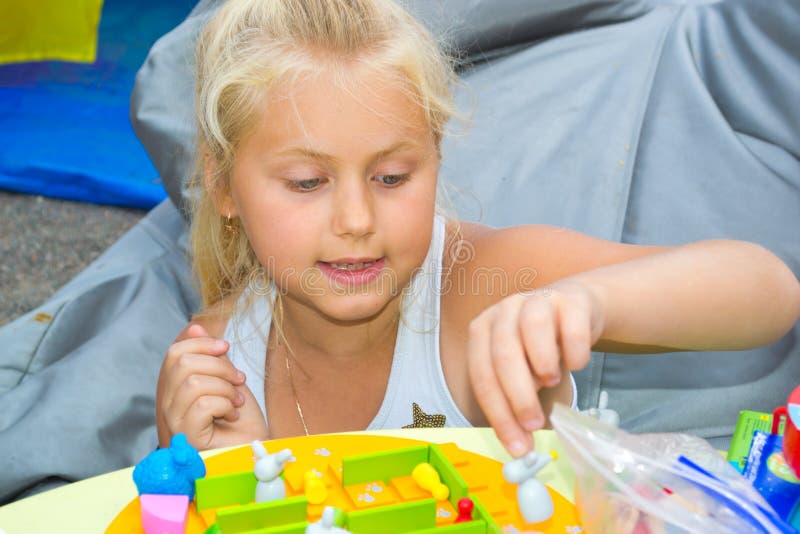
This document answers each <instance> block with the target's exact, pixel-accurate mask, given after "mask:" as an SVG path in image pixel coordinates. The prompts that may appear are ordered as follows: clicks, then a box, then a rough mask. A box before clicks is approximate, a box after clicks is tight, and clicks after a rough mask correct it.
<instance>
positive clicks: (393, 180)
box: [375, 174, 408, 187]
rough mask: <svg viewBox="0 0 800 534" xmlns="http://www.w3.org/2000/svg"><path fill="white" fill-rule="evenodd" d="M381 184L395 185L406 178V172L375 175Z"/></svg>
mask: <svg viewBox="0 0 800 534" xmlns="http://www.w3.org/2000/svg"><path fill="white" fill-rule="evenodd" d="M375 178H376V179H377V180H378V181H379V182H381V183H382V184H383V185H388V186H390V187H391V186H396V185H400V184H401V183H402V182H405V181H406V180H408V175H407V174H381V175H379V176H376V177H375Z"/></svg>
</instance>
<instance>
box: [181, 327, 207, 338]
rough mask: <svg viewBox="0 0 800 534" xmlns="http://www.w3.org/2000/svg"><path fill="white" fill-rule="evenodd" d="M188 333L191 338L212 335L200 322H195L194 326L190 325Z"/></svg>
mask: <svg viewBox="0 0 800 534" xmlns="http://www.w3.org/2000/svg"><path fill="white" fill-rule="evenodd" d="M186 335H187V336H188V337H190V338H195V337H210V336H209V334H208V332H206V329H205V328H203V327H202V326H200V325H199V324H193V325H192V326H190V327H189V329H188V330H187V331H186Z"/></svg>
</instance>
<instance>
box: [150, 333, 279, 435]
mask: <svg viewBox="0 0 800 534" xmlns="http://www.w3.org/2000/svg"><path fill="white" fill-rule="evenodd" d="M227 351H228V343H227V342H225V341H224V340H222V339H216V338H213V337H211V336H210V335H209V334H208V332H206V330H205V329H204V328H203V327H202V326H200V325H198V324H194V325H191V326H190V327H189V328H188V329H187V330H186V332H185V337H184V339H181V340H180V341H177V342H175V343H173V344H172V345H171V346H170V348H169V350H168V351H167V356H166V357H165V358H164V363H163V364H162V365H161V374H160V375H159V379H158V391H157V394H156V419H157V423H158V438H159V444H160V445H161V446H162V447H165V446H168V445H169V440H170V438H171V437H172V436H173V435H174V434H177V433H180V432H182V433H184V434H186V438H187V440H188V441H189V443H191V444H192V445H194V446H195V447H197V448H199V449H200V450H205V449H212V448H217V447H223V446H227V445H238V444H242V443H247V442H249V441H252V440H253V439H267V427H266V423H265V421H264V417H263V415H262V414H261V410H260V409H259V407H258V404H257V402H256V400H255V397H253V394H252V393H251V392H250V390H249V388H248V387H247V386H246V385H245V376H244V374H243V373H242V372H241V371H239V370H238V369H236V368H235V367H234V366H233V364H232V363H231V361H230V360H229V359H228V358H227V356H225V354H226V353H227Z"/></svg>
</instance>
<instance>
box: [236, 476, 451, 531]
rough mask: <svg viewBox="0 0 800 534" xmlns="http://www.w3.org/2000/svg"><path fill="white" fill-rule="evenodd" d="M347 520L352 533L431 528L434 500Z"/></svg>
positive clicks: (351, 516)
mask: <svg viewBox="0 0 800 534" xmlns="http://www.w3.org/2000/svg"><path fill="white" fill-rule="evenodd" d="M373 480H374V479H373ZM347 520H348V521H347V530H349V531H350V532H352V533H353V534H402V533H411V532H415V531H417V530H426V529H432V528H435V527H436V501H435V500H433V499H424V500H421V501H411V502H406V503H401V504H393V505H391V506H380V507H378V508H370V509H367V510H359V511H357V512H350V513H349V514H348V515H347ZM224 534H228V533H227V532H225V533H224Z"/></svg>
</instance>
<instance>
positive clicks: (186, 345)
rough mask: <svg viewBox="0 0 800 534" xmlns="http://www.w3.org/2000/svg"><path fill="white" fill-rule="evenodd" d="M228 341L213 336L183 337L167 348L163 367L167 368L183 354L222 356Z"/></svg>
mask: <svg viewBox="0 0 800 534" xmlns="http://www.w3.org/2000/svg"><path fill="white" fill-rule="evenodd" d="M228 348H229V345H228V342H227V341H225V340H223V339H217V338H213V337H198V338H192V339H184V340H182V341H178V342H176V343H173V344H172V345H171V346H170V347H169V349H168V350H167V355H166V357H165V358H164V368H165V369H166V370H169V369H171V368H172V366H173V365H175V362H177V361H178V360H179V359H180V357H181V356H183V355H184V354H208V355H209V356H222V355H223V354H225V353H226V352H228Z"/></svg>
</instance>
